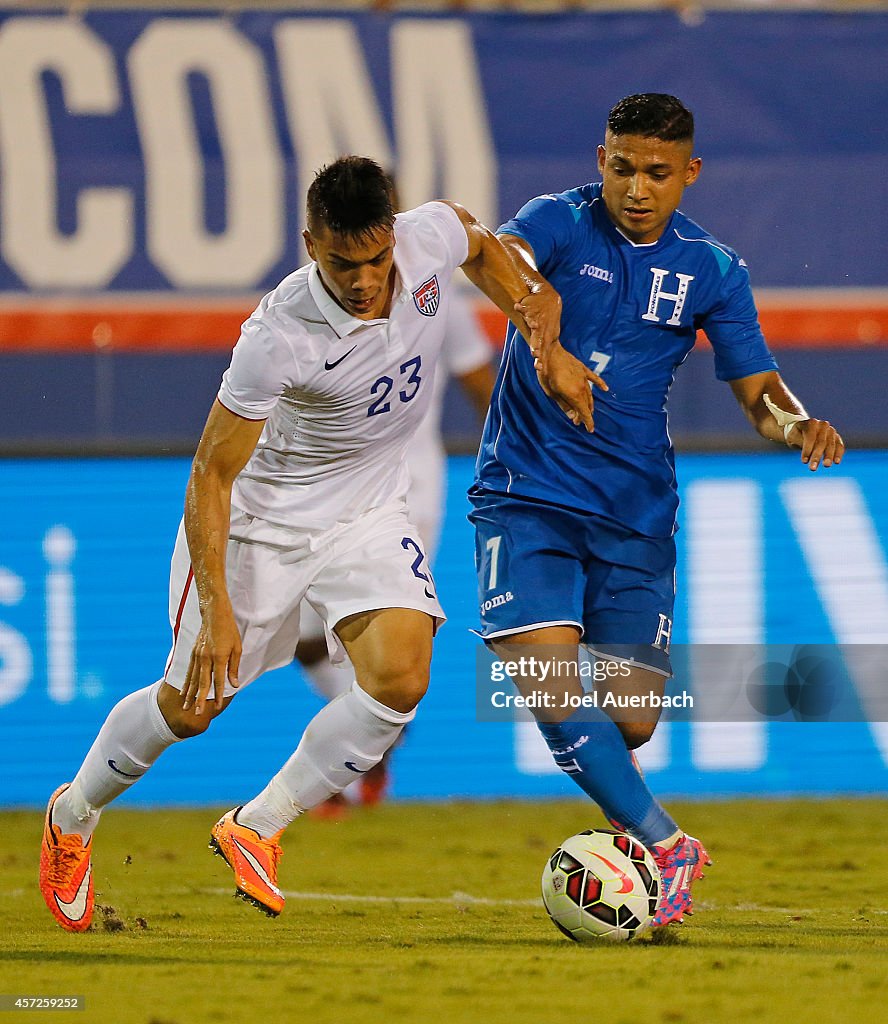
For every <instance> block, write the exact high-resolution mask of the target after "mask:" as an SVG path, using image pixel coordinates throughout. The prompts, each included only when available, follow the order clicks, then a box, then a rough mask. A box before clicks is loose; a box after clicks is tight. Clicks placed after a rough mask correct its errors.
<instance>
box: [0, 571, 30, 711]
mask: <svg viewBox="0 0 888 1024" xmlns="http://www.w3.org/2000/svg"><path fill="white" fill-rule="evenodd" d="M24 596H25V581H24V580H23V579H22V578H21V576H16V575H15V573H12V572H10V571H9V570H8V569H4V568H3V567H2V566H0V605H6V606H7V607H14V606H15V605H17V604H20V603H21V601H22V598H23V597H24ZM32 668H33V661H32V658H31V648H30V647H29V646H28V641H27V640H26V639H25V637H24V636H23V635H22V634H21V633H19V631H18V630H17V629H13V628H12V626H7V625H6V623H5V622H0V707H2V706H3V705H4V704H10V703H11V702H12V701H14V700H16V699H17V698H18V697H20V696H21V695H22V693H24V691H25V689H26V687H27V685H28V683H29V682H30V681H31V672H32Z"/></svg>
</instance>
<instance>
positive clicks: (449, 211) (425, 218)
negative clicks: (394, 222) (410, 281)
mask: <svg viewBox="0 0 888 1024" xmlns="http://www.w3.org/2000/svg"><path fill="white" fill-rule="evenodd" d="M414 214H416V215H418V217H417V218H416V220H415V223H416V224H417V225H418V226H419V227H420V230H421V231H422V230H423V229H425V228H428V227H431V228H432V229H433V230H434V232H435V241H436V242H443V243H444V253H445V256H446V259H445V260H444V261H443V262H444V263H445V264H446V265H447V266H448V267H449V268H450V270H451V271H454V270H456V268H457V267H461V266H462V265H463V263H465V262H466V260H467V259H468V258H469V236H468V235H467V234H466V229H465V226H464V225H463V222H462V221H461V220H460V219H459V214H458V213H457V212H456V210H454V209H453V207H452V206H448V205H447V203H442V202H439V201H437V200H435V201H434V202H431V203H423V205H422V206H417V208H416V209H415V210H411V211H409V212H408V213H406V214H401V215H400V216H404V217H412V216H413V215H414ZM426 238H427V239H428V236H426Z"/></svg>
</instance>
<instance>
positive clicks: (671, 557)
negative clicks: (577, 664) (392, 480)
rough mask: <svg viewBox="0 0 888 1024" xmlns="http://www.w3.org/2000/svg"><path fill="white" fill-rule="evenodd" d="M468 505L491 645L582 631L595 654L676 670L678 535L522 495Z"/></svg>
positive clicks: (479, 498) (479, 496) (474, 499)
mask: <svg viewBox="0 0 888 1024" xmlns="http://www.w3.org/2000/svg"><path fill="white" fill-rule="evenodd" d="M469 500H470V501H471V503H472V505H473V506H474V508H473V511H472V512H470V513H469V520H470V521H471V522H472V523H473V524H474V526H475V568H476V570H477V573H478V597H479V606H480V613H481V623H482V629H481V634H480V635H481V636H482V637H483V638H484V639H485V640H492V639H494V638H496V637H506V636H509V635H511V634H515V633H526V632H528V631H529V630H531V629H539V628H542V627H544V626H560V625H574V626H577V627H579V629H580V630H581V632H582V639H583V643H584V644H586V645H587V646H588V647H589V648H590V649H591V651H592V652H593V653H597V654H602V655H611V656H614V657H618V658H625V659H626V660H632V661H634V662H636V663H637V664H638V665H640V666H642V667H645V668H649V669H651V670H653V671H655V672H658V673H661V674H663V675H671V674H672V670H671V667H670V663H669V641H670V637H671V632H672V609H673V605H674V603H675V540H674V538H673V537H645V536H643V535H641V534H638V533H634V532H633V531H631V530H627V529H625V528H624V527H622V526H620V525H619V524H617V523H614V522H612V521H610V520H608V519H603V518H601V517H600V516H596V515H592V514H591V513H588V512H575V511H573V510H571V509H567V508H563V507H562V506H559V505H547V504H545V503H544V502H538V501H533V500H530V499H528V498H517V497H514V496H513V495H503V494H493V493H490V492H485V493H472V494H470V495H469Z"/></svg>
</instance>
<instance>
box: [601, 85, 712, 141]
mask: <svg viewBox="0 0 888 1024" xmlns="http://www.w3.org/2000/svg"><path fill="white" fill-rule="evenodd" d="M607 126H608V128H609V129H610V130H611V132H613V134H614V135H641V136H644V137H645V138H652V139H661V140H662V141H663V142H693V140H694V115H693V114H692V113H691V112H690V110H688V108H687V107H686V106H685V105H684V104H683V103H682V102H681V100H679V99H676V97H675V96H670V95H669V94H668V93H665V92H642V93H637V94H636V95H634V96H626V97H625V98H624V99H622V100H620V102H619V103H618V104H617V105H616V106H615V107H614V109H613V110H612V111H611V112H610V114H608V118H607Z"/></svg>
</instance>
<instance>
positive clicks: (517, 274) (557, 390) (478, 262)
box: [448, 203, 606, 431]
mask: <svg viewBox="0 0 888 1024" xmlns="http://www.w3.org/2000/svg"><path fill="white" fill-rule="evenodd" d="M448 205H449V206H451V207H452V208H453V209H454V210H455V211H456V213H457V215H458V216H459V218H460V220H461V221H462V223H463V227H464V228H465V229H466V236H467V238H468V242H469V253H468V257H467V259H466V261H465V263H463V265H462V269H463V271H464V272H465V274H466V276H467V277H468V278H469V280H470V281H471V282H472V283H473V284H474V285H475V286H476V287H478V288H480V290H481V291H482V292H484V294H485V295H487V296H488V298H490V299H491V301H493V302H494V303H496V305H497V306H499V308H500V309H501V310H502V311H503V312H504V313H505V314H506V316H507V317H508V318H509V319H510V320H511V321H512V323H513V324H515V326H516V327H517V328H518V330H519V331H520V332H521V334H522V336H523V337H524V338H525V339H526V340H527V343H528V344H529V345H530V349H531V351H532V352H533V355H534V359H535V361H536V368H537V376H538V377H539V380H540V384H541V386H542V388H543V390H544V391H545V392H546V394H547V395H549V396H551V397H552V398H554V399H555V401H556V402H557V403H558V405H559V406H560V407H561V409H562V410H563V411H564V412H565V413H566V414H567V416H568V417H569V418H570V419H571V421H572V422H574V423H582V424H584V425H585V427H586V429H587V430H590V431H591V430H592V429H593V420H592V395H591V391H590V389H589V381H593V382H594V383H597V384H598V385H599V386H600V387H605V389H606V385H605V384H604V382H603V381H602V380H601V379H600V378H599V377H598V376H597V374H594V373H593V372H592V371H591V370H590V369H589V368H588V367H586V366H584V365H583V363H581V362H580V361H579V360H578V359H575V358H574V357H573V356H572V355H570V353H569V352H566V351H565V350H564V349H563V348H562V346H561V344H560V343H559V340H558V339H559V335H560V333H561V297H560V296H559V295H558V293H557V292H556V291H555V289H554V288H553V287H552V286H551V285H550V284H549V282H548V281H546V279H545V278H544V277H543V276H542V274H540V272H539V271H538V270H537V269H536V264H535V263H534V261H533V254H532V253H530V255H529V257H528V256H527V254H525V253H520V252H519V251H513V250H512V249H510V248H509V246H508V244H504V242H503V241H502V240H501V239H499V238H497V236H496V235H494V234H493V232H491V231H490V230H488V229H487V228H486V227H485V226H484V225H483V224H481V223H480V222H479V221H477V220H476V219H475V218H474V217H473V216H472V215H471V214H470V213H469V212H468V211H467V210H465V209H464V208H463V207H461V206H460V205H459V204H458V203H448ZM509 237H510V236H505V239H506V243H507V242H508V241H509ZM524 244H526V243H524Z"/></svg>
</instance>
